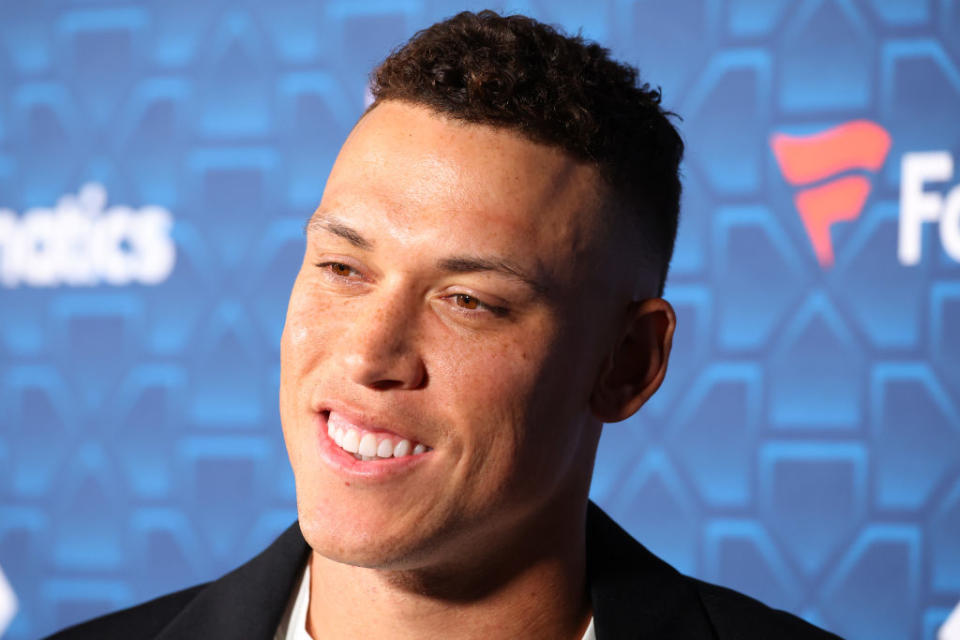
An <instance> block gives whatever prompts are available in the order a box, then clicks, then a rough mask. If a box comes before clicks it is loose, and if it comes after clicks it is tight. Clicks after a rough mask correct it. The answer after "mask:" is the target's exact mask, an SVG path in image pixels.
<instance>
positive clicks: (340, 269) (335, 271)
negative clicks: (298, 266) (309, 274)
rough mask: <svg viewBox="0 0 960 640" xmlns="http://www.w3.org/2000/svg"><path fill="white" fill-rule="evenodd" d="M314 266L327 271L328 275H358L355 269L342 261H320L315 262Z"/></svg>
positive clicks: (346, 276)
mask: <svg viewBox="0 0 960 640" xmlns="http://www.w3.org/2000/svg"><path fill="white" fill-rule="evenodd" d="M316 266H318V267H320V268H321V269H325V270H327V271H329V272H330V275H333V276H337V277H340V278H350V277H354V276H357V275H359V274H358V273H357V270H356V269H354V268H353V267H351V266H350V265H348V264H344V263H342V262H320V263H317V265H316Z"/></svg>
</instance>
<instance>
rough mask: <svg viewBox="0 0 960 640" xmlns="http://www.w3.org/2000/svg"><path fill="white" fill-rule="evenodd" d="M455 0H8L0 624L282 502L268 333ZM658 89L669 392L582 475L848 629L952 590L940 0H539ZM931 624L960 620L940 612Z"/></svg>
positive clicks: (955, 490)
mask: <svg viewBox="0 0 960 640" xmlns="http://www.w3.org/2000/svg"><path fill="white" fill-rule="evenodd" d="M465 8H470V9H481V8H485V7H484V6H482V5H480V4H478V3H473V2H462V3H456V2H441V1H438V0H400V1H394V2H386V1H384V2H355V1H352V0H331V1H327V2H323V1H314V2H302V1H300V0H296V1H294V0H276V1H274V2H271V3H264V2H254V1H252V0H250V1H238V0H233V1H230V2H227V1H211V2H196V1H195V0H189V1H188V0H164V1H163V2H140V3H137V2H117V1H113V0H89V1H83V2H81V1H76V2H69V1H67V0H42V1H40V0H37V1H31V2H24V1H21V2H4V3H3V4H2V5H0V569H2V573H0V634H2V635H3V637H5V638H11V639H21V638H35V637H38V636H41V635H44V634H46V633H48V632H51V631H53V630H54V629H56V628H59V627H61V626H63V625H66V624H68V623H73V622H76V621H78V620H80V619H84V618H87V617H90V616H94V615H97V614H100V613H104V612H106V611H109V610H112V609H115V608H118V607H123V606H127V605H131V604H133V603H136V602H138V601H142V600H144V599H147V598H150V597H153V596H156V595H158V594H160V593H163V592H166V591H169V590H172V589H176V588H179V587H184V586H187V585H189V584H193V583H196V582H199V581H203V580H207V579H210V578H213V577H216V576H218V575H220V574H222V573H224V572H225V571H227V570H229V569H231V568H233V567H234V566H236V565H237V564H239V563H240V562H241V561H243V560H245V559H247V558H248V557H250V556H252V555H253V554H255V553H256V552H257V551H258V550H260V549H261V548H262V547H263V546H265V545H266V543H267V542H268V541H269V540H271V539H272V538H273V536H275V535H276V534H277V533H279V532H280V531H281V530H282V529H284V528H285V527H286V526H287V525H288V524H289V523H290V522H292V521H293V520H294V518H295V517H296V510H295V501H294V491H293V478H292V474H291V472H290V468H289V465H288V463H287V458H286V454H285V450H284V446H283V441H282V438H281V432H280V424H279V419H278V415H277V385H278V375H279V350H278V342H279V336H280V331H281V327H282V322H283V317H284V312H285V305H286V300H287V296H288V294H289V290H290V286H291V284H292V282H293V278H294V275H295V272H296V269H297V266H298V264H299V260H300V257H301V252H302V250H303V242H304V241H303V233H302V228H303V223H304V221H305V219H306V217H307V216H308V215H309V214H310V213H311V212H312V210H313V208H314V207H315V205H316V204H317V202H318V201H319V199H320V195H321V193H322V190H323V186H324V181H325V179H326V175H327V173H328V171H329V169H330V167H331V165H332V162H333V159H334V157H335V154H336V152H337V149H338V147H339V145H340V143H341V142H342V141H343V139H344V138H345V136H346V135H347V133H348V131H349V130H350V128H351V126H352V125H353V123H354V122H355V120H356V119H357V117H358V116H359V115H360V113H361V112H362V110H363V108H364V106H365V100H366V99H367V94H366V90H367V74H368V72H369V70H370V69H371V67H372V66H373V65H374V64H375V63H376V62H377V61H379V60H380V59H382V57H383V56H384V55H385V54H386V53H387V52H388V51H389V50H390V49H392V48H393V47H395V46H396V45H398V44H400V43H402V42H403V41H405V40H406V39H407V38H408V37H409V36H410V35H411V34H413V33H414V32H415V31H416V30H417V29H419V28H422V27H424V26H426V25H428V24H430V23H432V22H434V21H435V20H438V19H440V18H443V17H446V16H449V15H451V14H453V13H456V12H457V11H459V10H461V9H465ZM490 8H495V9H499V10H507V11H510V12H522V13H527V14H529V15H532V16H534V17H536V18H539V19H541V20H544V21H547V22H549V23H553V24H557V25H560V26H562V27H563V28H564V29H566V30H568V31H572V32H575V31H577V30H582V33H583V35H585V36H586V37H588V38H591V39H595V40H598V41H599V42H601V43H603V44H605V45H606V46H609V47H610V48H611V49H612V50H613V52H614V53H615V55H616V56H617V57H618V58H620V59H622V60H625V61H628V62H630V63H632V64H634V65H637V66H638V67H639V68H640V70H641V73H642V75H643V77H644V79H645V80H648V81H650V82H652V83H653V84H657V85H660V86H661V87H662V89H663V93H664V101H665V104H666V106H667V107H668V108H670V109H672V110H674V111H676V112H677V113H679V114H680V115H681V116H682V117H683V121H682V123H680V128H681V130H682V133H683V135H684V138H685V139H686V142H687V145H688V155H687V159H686V161H685V163H684V169H683V172H684V182H685V194H684V201H683V213H682V223H681V227H680V236H679V239H678V243H677V251H676V256H675V259H674V263H673V270H672V273H671V276H670V280H669V285H668V287H667V294H666V297H667V298H668V299H669V300H670V301H671V302H672V303H673V304H674V305H675V307H676V309H677V312H678V316H679V320H678V329H677V335H676V339H675V342H674V356H673V359H672V362H671V366H670V370H669V373H668V375H667V379H666V382H665V383H664V386H663V388H662V390H661V391H660V392H659V393H658V394H657V395H656V396H655V397H654V399H653V400H652V401H651V402H650V403H649V404H648V405H647V406H646V407H645V408H644V409H643V410H642V411H641V412H640V413H639V414H638V415H637V416H635V417H634V418H632V419H630V420H628V421H626V422H624V423H620V424H616V425H610V426H608V427H606V428H605V433H604V436H603V440H602V443H601V448H600V452H599V455H598V462H597V470H596V474H595V480H594V485H593V497H594V499H595V500H596V501H597V502H598V503H600V504H601V505H602V506H603V507H604V508H606V509H607V510H608V511H609V512H610V513H611V514H612V515H613V516H614V517H615V518H616V519H618V520H619V521H620V522H621V523H623V524H624V526H625V527H626V528H627V529H628V530H629V531H630V532H631V533H632V534H633V535H634V536H635V537H637V538H638V539H640V540H641V541H642V542H644V543H645V544H646V545H648V546H649V547H650V548H651V549H652V550H653V551H655V552H656V553H658V554H660V555H661V556H663V557H665V558H666V559H667V560H669V561H670V562H671V563H673V564H674V565H675V566H676V567H678V568H679V569H680V570H682V571H684V572H687V573H690V574H693V575H696V576H698V577H701V578H703V579H706V580H709V581H713V582H719V583H721V584H724V585H728V586H730V587H733V588H736V589H739V590H742V591H745V592H747V593H749V594H751V595H754V596H756V597H758V598H760V599H762V600H764V601H765V602H768V603H769V604H771V605H773V606H775V607H779V608H783V609H787V610H790V611H793V612H796V613H798V614H799V615H802V616H804V617H806V618H807V619H809V620H812V621H814V622H816V623H817V624H820V625H823V626H825V627H826V628H828V629H830V630H833V631H835V632H837V633H839V634H841V635H844V636H846V637H850V638H868V639H871V640H880V639H885V638H891V639H893V638H897V639H902V638H918V639H919V638H935V637H936V635H937V633H938V629H940V627H941V626H942V625H943V623H944V621H945V620H946V619H947V617H948V615H949V614H950V612H951V611H952V610H953V609H954V607H955V606H956V605H957V603H958V601H960V2H958V1H957V0H802V1H796V0H794V1H788V0H650V1H642V0H635V1H634V0H611V1H609V2H590V3H584V2H573V1H571V2H566V1H565V2H555V1H549V2H548V1H546V0H540V1H536V0H530V1H528V2H511V3H508V4H504V3H497V2H494V3H493V4H492V6H490ZM954 637H956V636H954Z"/></svg>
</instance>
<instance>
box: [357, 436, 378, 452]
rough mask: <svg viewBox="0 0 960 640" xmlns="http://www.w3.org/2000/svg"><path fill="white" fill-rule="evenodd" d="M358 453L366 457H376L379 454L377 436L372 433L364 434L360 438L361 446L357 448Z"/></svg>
mask: <svg viewBox="0 0 960 640" xmlns="http://www.w3.org/2000/svg"><path fill="white" fill-rule="evenodd" d="M357 453H359V454H360V455H362V456H364V457H365V458H373V457H375V456H376V455H377V437H376V436H375V435H373V434H372V433H365V434H363V438H361V439H360V446H359V447H358V448H357Z"/></svg>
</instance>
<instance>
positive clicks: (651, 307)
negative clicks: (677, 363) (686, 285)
mask: <svg viewBox="0 0 960 640" xmlns="http://www.w3.org/2000/svg"><path fill="white" fill-rule="evenodd" d="M675 326H676V314H675V313H674V311H673V307H671V306H670V303H669V302H667V301H666V300H664V299H662V298H651V299H648V300H643V301H639V302H633V303H631V304H630V308H629V310H628V312H627V318H626V321H625V327H624V332H623V334H622V337H621V339H620V340H619V341H618V342H617V344H616V345H615V346H614V348H613V351H612V352H611V353H610V355H609V357H608V358H607V360H606V363H605V366H604V369H603V371H602V372H601V373H600V375H599V377H598V379H597V382H596V384H595V386H594V389H593V393H592V394H591V396H590V406H591V409H592V411H593V413H594V415H595V416H596V417H597V418H598V419H600V420H602V421H603V422H619V421H621V420H626V419H627V418H629V417H630V416H632V415H633V414H634V413H636V412H637V410H638V409H640V407H642V406H643V405H644V403H646V401H647V400H649V399H650V396H652V395H653V394H654V392H656V390H657V389H658V388H659V387H660V383H661V382H663V378H664V375H666V372H667V361H668V360H669V358H670V348H671V345H672V343H673V330H674V327H675Z"/></svg>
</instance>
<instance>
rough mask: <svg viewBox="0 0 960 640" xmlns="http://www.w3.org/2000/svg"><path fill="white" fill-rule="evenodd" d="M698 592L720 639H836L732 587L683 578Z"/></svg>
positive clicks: (836, 638)
mask: <svg viewBox="0 0 960 640" xmlns="http://www.w3.org/2000/svg"><path fill="white" fill-rule="evenodd" d="M687 579H688V580H690V582H691V583H692V584H693V586H694V588H695V589H696V590H697V592H698V594H699V595H700V601H701V602H702V603H703V606H704V608H705V609H706V610H707V615H708V616H709V618H710V622H711V624H712V625H713V628H714V629H715V631H716V633H717V636H718V637H719V638H720V639H721V640H728V639H730V640H741V639H743V640H746V639H748V638H781V639H782V640H838V638H839V636H836V635H834V634H832V633H830V632H828V631H824V630H823V629H821V628H819V627H816V626H814V625H812V624H810V623H809V622H806V621H805V620H803V619H801V618H798V617H797V616H795V615H793V614H792V613H787V612H786V611H781V610H779V609H773V608H771V607H768V606H767V605H765V604H763V603H762V602H760V601H759V600H754V599H753V598H751V597H750V596H747V595H744V594H742V593H740V592H738V591H734V590H733V589H728V588H726V587H721V586H719V585H716V584H711V583H709V582H703V581H702V580H697V579H696V578H687Z"/></svg>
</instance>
